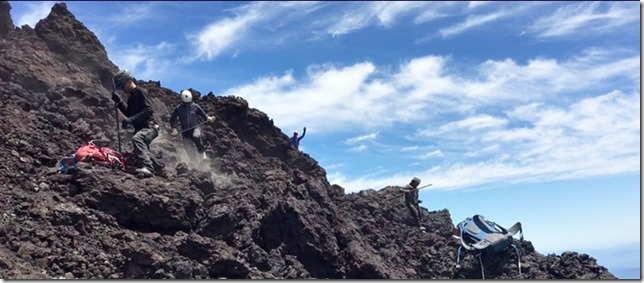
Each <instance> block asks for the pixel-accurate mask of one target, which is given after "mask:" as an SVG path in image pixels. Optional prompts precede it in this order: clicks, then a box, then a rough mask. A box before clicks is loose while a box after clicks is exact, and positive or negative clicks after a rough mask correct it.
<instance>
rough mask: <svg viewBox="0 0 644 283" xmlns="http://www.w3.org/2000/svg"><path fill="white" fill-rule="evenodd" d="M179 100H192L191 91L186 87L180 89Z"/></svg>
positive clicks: (186, 101)
mask: <svg viewBox="0 0 644 283" xmlns="http://www.w3.org/2000/svg"><path fill="white" fill-rule="evenodd" d="M181 101H183V102H185V103H188V102H190V101H192V92H190V91H189V90H187V89H186V90H184V91H182V92H181Z"/></svg>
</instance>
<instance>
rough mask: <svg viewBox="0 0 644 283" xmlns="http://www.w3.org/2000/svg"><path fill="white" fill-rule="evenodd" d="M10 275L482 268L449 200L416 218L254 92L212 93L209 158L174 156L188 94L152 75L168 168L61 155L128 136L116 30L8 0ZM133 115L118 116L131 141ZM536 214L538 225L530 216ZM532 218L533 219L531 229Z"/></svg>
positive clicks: (533, 258)
mask: <svg viewBox="0 0 644 283" xmlns="http://www.w3.org/2000/svg"><path fill="white" fill-rule="evenodd" d="M0 53H1V56H0V139H1V141H0V142H2V143H3V144H4V148H3V150H2V151H0V202H1V203H2V205H0V243H1V244H0V278H5V279H27V278H28V279H41V278H63V277H64V278H175V279H183V278H202V279H203V278H416V279H417V278H431V279H449V278H480V277H481V274H480V269H479V266H478V262H477V261H474V259H473V258H472V257H471V256H468V257H465V261H464V262H463V263H462V267H461V268H460V269H456V268H455V255H456V249H457V247H458V245H457V243H456V242H455V241H454V240H453V239H452V238H451V232H452V228H453V221H452V219H451V218H450V214H449V212H448V211H447V210H441V211H427V210H423V212H422V213H423V216H424V219H426V222H427V225H428V231H427V233H419V231H418V229H417V228H414V227H412V226H411V224H412V219H411V217H410V215H409V214H408V212H407V210H406V207H405V206H404V204H403V200H402V195H400V193H399V192H396V190H397V189H398V187H387V188H383V189H381V190H379V191H374V190H368V191H363V192H360V193H355V194H345V193H344V189H343V188H341V187H338V186H335V185H331V184H329V182H328V181H327V179H326V172H325V170H324V169H323V168H321V167H320V166H319V165H318V163H317V162H316V161H315V160H314V159H312V158H310V157H309V156H308V155H306V154H303V153H299V152H296V151H294V150H292V149H291V148H290V147H289V143H288V137H287V136H286V135H284V134H283V133H282V132H281V130H280V129H278V128H277V127H275V126H274V125H273V122H272V120H271V119H270V118H269V117H268V116H267V115H266V114H265V113H263V112H261V111H259V110H257V109H251V108H249V107H248V103H247V102H246V101H245V100H244V99H243V98H238V97H217V96H214V95H212V94H207V95H203V96H201V98H200V100H199V101H198V103H199V104H200V105H201V106H202V107H203V108H204V110H205V111H206V112H208V113H215V114H216V117H217V122H216V123H214V124H209V125H206V126H205V127H204V131H205V138H204V141H205V144H206V147H207V153H208V155H209V156H210V161H209V162H207V164H204V166H203V167H202V168H201V169H202V170H200V171H198V170H194V169H193V170H187V171H186V170H176V168H179V169H181V168H182V166H178V167H177V165H178V161H179V159H180V152H181V150H182V149H181V143H180V142H179V141H177V140H173V139H172V138H170V137H169V135H168V134H167V133H168V128H167V127H168V126H167V125H168V123H167V121H168V118H169V117H168V116H169V115H168V114H169V112H170V109H172V108H173V107H174V106H175V105H176V103H177V101H178V100H177V94H176V93H175V92H174V91H172V90H169V89H166V88H163V87H161V85H160V83H159V82H153V81H148V82H143V81H139V82H138V85H140V86H142V87H144V88H147V89H148V91H149V93H150V96H151V97H152V99H153V101H154V108H155V114H156V116H157V118H158V119H161V120H162V121H163V122H164V127H165V128H164V129H163V130H162V132H161V134H160V137H159V138H158V139H157V140H156V141H155V142H154V143H153V144H152V149H153V151H154V152H156V153H158V154H159V157H160V158H162V159H163V160H164V161H165V163H166V165H167V166H166V174H167V176H166V177H153V178H149V179H138V178H136V177H135V176H131V175H128V174H126V173H123V172H118V171H112V170H110V169H104V168H92V167H91V166H81V168H79V170H76V171H75V172H73V174H59V173H57V172H56V163H57V162H58V160H60V159H61V158H62V157H65V156H69V155H70V153H71V152H72V151H73V150H74V149H75V148H76V147H78V146H79V145H81V144H83V143H84V142H86V141H88V140H90V139H94V140H102V141H104V142H106V143H108V144H109V146H110V147H111V148H113V149H116V148H117V142H116V140H117V139H116V136H117V134H116V127H115V117H114V108H113V103H112V101H111V100H110V92H109V90H110V89H111V83H110V79H111V75H112V74H113V73H114V72H116V71H117V70H118V67H117V66H115V65H114V64H113V63H112V62H111V61H110V60H109V58H108V57H107V54H106V52H105V49H104V47H103V45H102V44H101V43H100V42H99V40H98V39H97V38H96V36H95V35H94V34H93V33H92V32H91V31H89V30H88V29H87V28H86V27H85V26H84V25H83V24H82V23H81V22H79V21H78V20H76V18H75V17H74V15H72V14H71V13H70V12H69V11H68V10H67V8H66V6H65V4H56V5H55V6H54V7H53V8H52V11H51V14H50V15H49V16H48V17H47V18H46V19H43V20H41V21H40V22H39V23H38V24H37V25H36V27H35V29H32V28H30V27H28V26H23V27H20V28H17V27H14V26H13V22H12V19H11V16H10V6H9V4H8V3H7V2H0ZM131 131H132V130H121V134H122V138H123V146H124V150H128V151H129V150H131V146H130V142H129V141H130V136H131ZM525 228H526V230H529V229H530V228H529V227H525ZM528 234H529V233H528ZM523 247H524V248H525V250H526V252H527V254H526V255H524V256H523V257H522V274H521V275H519V274H518V270H517V266H516V264H515V262H516V261H515V256H514V254H513V252H512V251H510V252H508V253H507V254H506V255H501V256H499V257H498V258H495V259H486V261H485V264H486V269H485V270H486V278H535V279H554V278H560V279H564V278H566V279H567V278H586V279H598V278H600V279H609V278H614V276H613V275H612V274H610V273H609V272H608V271H607V270H606V268H604V267H602V266H599V265H597V263H596V261H595V259H594V258H592V257H589V256H588V255H585V254H578V253H564V254H562V255H554V254H553V255H547V256H546V255H542V254H539V253H537V252H536V251H534V248H532V244H531V243H530V242H529V241H525V242H524V243H523Z"/></svg>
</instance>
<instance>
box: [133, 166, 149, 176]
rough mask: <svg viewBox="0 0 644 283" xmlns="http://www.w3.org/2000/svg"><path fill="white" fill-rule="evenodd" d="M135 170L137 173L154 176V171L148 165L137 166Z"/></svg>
mask: <svg viewBox="0 0 644 283" xmlns="http://www.w3.org/2000/svg"><path fill="white" fill-rule="evenodd" d="M134 172H136V173H137V174H141V175H143V176H145V177H152V171H151V170H150V169H148V168H147V167H141V168H137V169H136V170H134Z"/></svg>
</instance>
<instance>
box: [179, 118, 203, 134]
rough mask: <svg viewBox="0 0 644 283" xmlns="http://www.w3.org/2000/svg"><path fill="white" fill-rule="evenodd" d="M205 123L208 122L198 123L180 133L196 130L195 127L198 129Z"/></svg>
mask: <svg viewBox="0 0 644 283" xmlns="http://www.w3.org/2000/svg"><path fill="white" fill-rule="evenodd" d="M205 123H208V120H206V121H203V122H201V123H199V124H197V125H194V126H192V127H190V128H187V129H185V130H183V131H181V133H185V132H187V131H190V130H192V129H194V128H196V127H199V126H201V125H203V124H205Z"/></svg>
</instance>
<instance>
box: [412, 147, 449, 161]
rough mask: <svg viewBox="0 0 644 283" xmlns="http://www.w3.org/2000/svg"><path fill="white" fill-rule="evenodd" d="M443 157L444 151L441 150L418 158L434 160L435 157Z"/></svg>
mask: <svg viewBox="0 0 644 283" xmlns="http://www.w3.org/2000/svg"><path fill="white" fill-rule="evenodd" d="M441 156H443V151H441V150H440V149H437V150H434V151H431V152H428V153H425V154H423V155H421V156H418V157H417V158H418V159H422V160H425V159H429V158H433V157H441Z"/></svg>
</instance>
